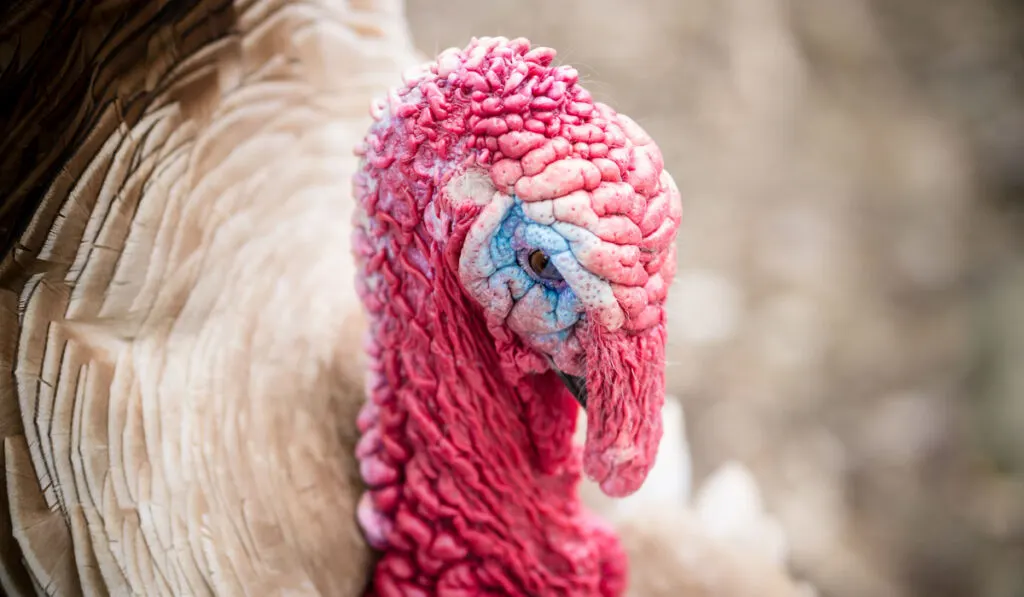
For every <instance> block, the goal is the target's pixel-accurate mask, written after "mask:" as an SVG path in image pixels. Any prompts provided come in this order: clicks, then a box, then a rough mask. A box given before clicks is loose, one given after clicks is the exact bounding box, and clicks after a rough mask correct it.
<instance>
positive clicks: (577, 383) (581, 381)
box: [555, 368, 587, 410]
mask: <svg viewBox="0 0 1024 597" xmlns="http://www.w3.org/2000/svg"><path fill="white" fill-rule="evenodd" d="M555 373H557V374H558V377H559V378H561V380H562V383H564V384H565V387H566V389H568V390H569V393H570V394H572V397H573V398H575V399H576V402H578V403H579V405H580V406H581V407H583V410H586V409H587V380H586V378H584V377H579V376H576V375H569V374H567V373H563V372H562V371H560V370H558V369H557V368H556V369H555Z"/></svg>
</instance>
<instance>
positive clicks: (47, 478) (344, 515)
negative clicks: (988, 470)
mask: <svg viewBox="0 0 1024 597" xmlns="http://www.w3.org/2000/svg"><path fill="white" fill-rule="evenodd" d="M0 48H2V52H0V66H2V69H3V72H2V75H0V80H2V81H3V96H2V97H0V102H2V105H3V108H2V112H0V116H2V121H0V130H2V132H3V135H2V137H0V139H2V141H0V142H2V143H3V151H2V152H0V172H2V178H0V197H2V198H3V203H2V204H0V216H2V218H0V243H2V246H0V250H2V252H0V255H2V261H0V304H2V308H0V369H2V375H0V430H2V436H3V454H4V457H3V459H2V460H0V462H2V463H3V466H4V475H3V477H2V478H3V483H4V491H0V501H3V503H0V586H2V588H3V590H4V592H5V593H6V594H8V595H33V594H46V595H61V596H63V595H68V596H73V595H108V594H109V595H243V594H254V595H270V594H273V595H277V594H281V595H332V596H341V597H344V596H346V595H352V596H357V595H364V594H370V595H378V596H380V597H392V596H395V595H413V596H415V595H484V594H491V595H602V596H604V595H607V596H612V595H620V594H622V593H623V592H624V591H625V590H626V585H627V571H626V554H625V551H624V548H623V547H622V546H621V545H620V543H619V540H618V539H617V537H616V533H615V531H614V530H613V528H612V527H611V526H610V525H609V524H608V523H606V522H603V521H602V520H600V519H599V518H598V517H596V516H595V515H593V514H591V513H590V512H589V511H587V510H586V509H585V508H584V507H583V506H582V504H581V503H580V501H579V498H578V494H577V489H576V488H577V483H578V481H579V480H580V478H581V476H582V475H583V474H584V473H585V474H586V476H588V477H590V478H593V479H595V480H596V481H597V482H598V484H599V486H600V489H601V490H602V491H603V492H604V493H606V494H608V495H611V496H624V495H627V494H630V493H632V492H634V491H635V490H636V489H637V488H639V487H640V485H641V484H642V483H643V481H644V478H645V477H646V475H647V474H648V473H649V471H650V469H651V467H652V465H653V463H654V460H655V452H656V450H657V446H658V442H659V439H660V436H661V416H660V408H661V404H662V400H663V397H664V396H663V393H664V349H665V326H664V310H663V308H662V303H663V301H664V298H665V296H666V292H667V289H668V287H669V285H670V283H671V278H672V273H673V270H674V248H673V238H674V235H675V231H676V228H677V226H678V225H679V222H680V218H681V212H680V204H679V198H678V192H677V191H676V188H675V185H674V183H673V182H672V180H671V177H670V176H669V175H668V174H667V173H665V172H663V170H662V163H661V156H660V153H659V152H658V150H657V147H656V146H655V145H654V143H653V141H652V140H651V138H650V137H649V136H648V135H647V134H646V133H645V132H644V131H643V130H642V129H641V128H640V127H639V126H637V125H636V124H635V123H634V122H633V121H631V120H630V119H629V118H628V117H626V116H623V115H620V114H616V113H615V112H614V111H613V110H612V109H611V108H609V107H607V106H605V105H603V104H600V103H599V102H595V101H594V100H593V99H592V98H591V97H590V95H589V94H588V93H587V92H586V90H585V89H583V88H582V87H581V86H580V85H579V82H578V77H577V75H576V73H575V71H574V70H573V69H572V68H570V67H567V66H555V65H554V64H553V60H554V52H553V51H552V50H549V49H546V48H536V47H531V46H530V44H529V43H528V42H527V41H525V40H508V39H504V38H481V39H477V40H474V41H472V42H471V43H470V44H469V45H468V46H467V47H466V48H464V49H453V50H449V51H446V52H443V53H442V54H441V55H440V56H439V57H438V58H437V59H436V60H434V61H431V62H429V63H427V64H426V65H423V64H422V57H420V56H419V55H418V54H417V52H416V51H415V50H414V49H413V48H412V45H411V43H410V41H409V37H408V33H407V30H406V24H405V23H404V20H403V13H402V5H401V3H400V2H396V1H390V0H350V1H349V2H342V1H340V0H335V1H330V0H309V1H306V2H299V1H291V2H289V1H278V2H272V1H256V0H251V1H245V0H235V1H234V2H229V1H220V2H213V1H203V0H197V1H193V2H169V1H166V2H156V1H147V2H142V1H131V0H105V1H98V2H92V3H63V4H54V3H46V2H43V1H41V0H40V1H23V2H16V3H13V4H9V5H8V6H6V7H4V8H2V9H0ZM401 72H405V73H406V75H405V77H404V79H403V81H402V83H401V84H397V83H398V80H397V73H401ZM374 97H379V98H383V99H379V100H377V101H375V102H373V103H372V104H371V99H372V98H374ZM368 107H369V110H370V113H369V114H367V110H368ZM353 147H355V148H357V151H356V153H355V154H353ZM353 181H354V184H353ZM353 255H354V256H355V259H353ZM353 280H357V282H356V284H355V285H353ZM580 407H582V408H584V409H585V410H586V413H587V418H588V427H587V434H586V440H585V442H584V445H583V446H582V448H576V447H574V444H573V440H572V436H573V433H574V429H575V420H576V414H577V411H578V410H579V409H580ZM638 536H639V535H638ZM628 545H629V542H628V541H627V546H628ZM638 565H641V564H638ZM772 573H773V574H781V572H779V571H777V570H776V571H773V572H772ZM634 574H636V572H634ZM680 586H684V585H680Z"/></svg>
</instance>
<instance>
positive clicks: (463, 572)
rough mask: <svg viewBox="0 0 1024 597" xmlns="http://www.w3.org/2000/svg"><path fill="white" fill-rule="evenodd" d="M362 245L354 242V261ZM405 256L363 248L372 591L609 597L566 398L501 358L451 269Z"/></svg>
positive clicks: (552, 381)
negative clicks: (582, 492) (375, 558)
mask: <svg viewBox="0 0 1024 597" xmlns="http://www.w3.org/2000/svg"><path fill="white" fill-rule="evenodd" d="M365 240H366V237H362V236H360V235H359V234H357V235H356V245H357V253H359V252H360V250H359V246H360V244H361V243H362V242H363V241H365ZM382 240H383V239H382ZM413 246H416V244H415V243H414V245H413ZM419 246H424V244H419ZM411 252H412V253H413V255H410V256H409V257H408V258H404V259H403V258H395V259H387V258H384V257H382V256H384V255H389V254H390V255H395V254H396V252H395V251H394V250H390V251H389V250H383V251H379V250H378V251H364V254H365V255H370V254H375V255H376V256H377V258H376V259H374V258H370V259H369V260H368V262H367V265H366V266H364V268H365V269H364V271H367V272H368V274H367V277H366V279H365V281H364V282H362V284H363V288H362V290H363V292H362V294H363V296H364V302H365V303H366V305H367V308H368V310H369V312H370V328H369V334H368V341H367V350H368V354H369V357H370V359H369V360H370V367H369V374H368V378H367V394H368V397H369V400H368V402H367V404H366V406H365V407H364V409H363V411H362V413H361V415H360V420H359V427H360V430H361V431H362V433H363V435H362V439H361V441H360V443H359V446H358V449H357V456H358V457H359V458H360V462H361V466H360V469H361V473H362V476H363V479H364V481H365V482H366V484H367V486H368V488H369V489H368V491H367V493H366V494H365V495H364V496H363V500H362V501H361V503H360V508H359V516H360V522H361V523H362V526H363V528H364V531H365V533H366V535H367V537H368V539H369V540H370V542H371V544H372V545H373V546H374V547H376V548H377V549H379V550H381V551H382V552H383V556H382V559H381V561H380V562H379V564H378V567H377V570H376V573H375V575H374V591H375V592H376V594H379V595H392V594H396V595H397V594H403V595H406V594H408V595H415V594H418V593H416V592H415V590H421V591H426V593H424V594H444V593H443V591H444V590H448V589H456V588H461V589H463V590H467V589H472V590H471V591H470V592H469V593H465V594H477V593H475V592H473V591H478V590H479V591H487V590H494V591H500V593H501V594H508V595H539V594H544V595H574V594H579V595H599V594H605V591H604V590H601V589H600V588H599V587H600V585H601V583H602V576H609V574H610V573H609V571H607V570H602V568H603V567H607V564H606V563H605V562H606V561H617V560H615V559H614V557H613V556H615V555H616V554H617V553H618V551H617V546H616V545H614V541H613V540H612V539H611V538H610V535H609V534H608V533H607V532H606V531H605V530H604V529H603V528H601V527H600V526H598V525H596V524H595V521H593V520H592V519H590V518H589V517H588V515H587V514H586V513H585V512H584V511H583V510H582V507H581V505H580V502H579V500H578V496H577V491H576V488H577V483H578V481H579V478H580V465H579V457H578V455H577V454H576V452H575V450H576V449H575V448H574V446H573V444H572V440H571V436H572V433H573V430H574V427H575V420H576V405H575V403H574V402H573V400H572V398H571V396H570V395H569V394H568V392H566V391H565V390H564V388H563V387H562V385H561V382H560V380H558V378H557V377H556V376H555V375H554V374H553V373H550V372H549V373H546V374H543V375H525V374H521V373H516V372H515V368H514V367H513V366H511V363H509V362H508V359H507V358H506V359H504V360H503V359H501V358H499V353H498V350H497V349H496V348H495V339H494V338H493V337H492V336H491V334H490V332H489V331H488V329H487V327H486V325H485V324H484V322H483V320H482V318H481V317H480V316H479V315H478V314H477V313H476V312H475V311H474V310H473V309H472V307H471V306H470V305H469V304H468V303H467V301H466V299H464V298H463V296H462V294H461V292H460V291H459V288H458V286H457V282H456V281H455V279H454V276H453V274H451V273H449V272H448V271H447V270H444V269H443V268H439V270H438V271H436V272H434V271H430V270H427V269H421V265H417V263H419V264H425V263H427V261H428V260H425V259H423V257H424V254H425V253H427V252H428V251H423V252H420V251H418V250H413V251H411ZM416 253H419V255H416ZM407 254H408V252H407ZM440 258H441V256H440V254H439V252H437V250H436V249H435V251H434V253H433V255H431V259H430V260H429V261H431V262H434V263H437V262H439V260H440ZM412 270H415V271H412ZM610 557H611V558H612V560H606V558H610ZM612 576H614V574H612ZM607 580H608V579H607V578H606V579H605V581H606V582H607ZM460 594H461V593H460Z"/></svg>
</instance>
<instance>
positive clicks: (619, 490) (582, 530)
mask: <svg viewBox="0 0 1024 597" xmlns="http://www.w3.org/2000/svg"><path fill="white" fill-rule="evenodd" d="M553 58H554V51H553V50H550V49H548V48H534V49H532V50H531V49H530V46H529V43H528V42H527V41H526V40H513V41H508V40H505V39H502V38H493V39H481V40H474V41H473V42H472V43H471V44H470V45H469V47H467V48H466V49H465V50H461V51H460V50H449V51H446V52H444V53H442V54H441V56H439V57H438V59H437V61H436V62H435V63H433V64H431V65H429V66H428V67H427V68H426V69H425V70H424V71H423V72H421V73H419V74H416V75H413V76H411V77H410V78H409V80H408V82H407V84H406V85H405V86H404V87H403V88H401V89H398V90H396V91H395V92H393V93H392V94H391V95H390V96H389V98H388V100H387V101H386V102H382V103H380V104H378V105H376V106H375V107H374V110H373V114H374V117H375V119H376V123H375V124H374V126H373V127H372V128H371V131H370V133H369V134H368V135H367V137H366V140H365V142H364V143H363V145H362V146H361V148H360V150H359V154H360V155H361V156H362V158H363V167H362V170H361V172H360V174H359V175H357V178H356V183H355V189H356V196H357V198H358V200H359V202H360V204H361V207H362V209H363V212H362V213H361V214H360V216H359V217H358V218H357V228H356V232H355V236H354V250H355V253H356V256H357V260H358V261H359V263H360V267H361V271H362V276H361V277H360V279H359V281H358V282H357V283H358V285H359V292H360V295H361V296H362V298H363V302H364V304H365V306H366V309H367V311H368V313H369V315H370V331H369V334H368V342H367V350H368V353H369V356H370V361H371V372H370V374H369V375H368V379H367V392H368V396H369V401H368V402H367V405H366V407H365V408H364V409H363V412H362V413H361V415H360V420H359V427H360V430H361V432H362V433H363V436H362V439H361V441H360V443H359V446H358V448H357V455H358V457H359V458H360V462H361V472H362V475H363V479H364V481H365V482H366V485H367V487H368V491H367V492H366V494H364V496H363V499H362V501H361V503H360V507H359V513H358V514H359V521H360V524H361V526H362V528H363V531H364V533H365V535H366V537H367V539H368V541H369V542H370V543H371V545H373V546H374V547H375V548H377V549H379V550H380V551H381V552H382V554H381V559H380V562H379V563H378V565H377V568H376V570H375V574H374V577H373V584H372V587H371V588H370V589H369V594H370V595H378V596H380V597H397V596H399V595H412V596H428V595H444V596H451V597H456V596H470V595H522V596H526V595H580V596H582V595H602V596H607V597H611V596H616V595H620V594H621V593H622V591H623V589H624V587H625V583H626V562H625V556H624V554H623V553H622V550H621V548H620V547H619V545H618V541H617V540H616V539H615V537H614V535H613V534H612V533H611V531H610V530H609V529H608V528H607V527H606V526H604V525H603V524H602V523H600V521H598V520H596V519H595V518H594V517H592V516H591V515H589V514H588V513H587V512H585V511H584V509H583V508H582V506H581V504H580V502H579V499H578V496H577V493H576V488H577V484H578V481H579V478H580V474H581V468H582V469H583V470H584V471H585V472H586V473H587V474H588V476H591V477H592V478H595V479H596V480H598V481H599V482H600V483H601V487H602V489H603V490H604V491H605V492H607V493H608V494H610V495H615V496H621V495H627V494H629V493H631V492H633V491H635V490H636V489H637V488H639V486H640V484H641V483H642V482H643V479H644V478H645V476H646V475H647V472H648V471H649V470H650V468H651V466H653V463H654V454H655V452H656V450H657V444H658V441H659V440H660V437H661V418H660V409H661V405H662V403H663V400H664V354H665V326H664V309H663V303H664V300H665V294H666V291H667V288H668V286H669V284H670V283H671V278H672V275H673V272H674V267H675V266H674V259H673V255H674V246H673V241H674V237H675V232H676V228H677V227H678V225H679V221H680V218H681V207H680V203H679V196H678V192H677V190H676V188H675V185H674V184H673V183H672V180H671V177H669V176H668V175H667V174H666V173H664V172H663V171H662V160H661V156H660V153H659V151H658V149H657V147H656V146H655V145H654V144H653V142H652V141H651V139H650V138H649V137H648V136H647V135H646V134H645V133H644V132H643V131H642V130H641V129H640V127H638V126H637V125H636V124H635V123H634V122H633V121H631V120H629V119H628V118H626V117H624V116H622V115H618V114H616V113H615V112H614V111H612V110H611V109H610V108H608V107H607V106H604V105H602V104H599V103H595V102H593V101H592V99H591V98H590V95H589V94H588V93H587V92H586V91H585V90H584V89H583V88H582V87H580V86H579V85H578V83H577V74H576V71H575V70H573V69H571V68H568V67H552V66H551V62H552V60H553ZM474 172H479V173H480V175H479V176H477V180H476V182H475V183H474V184H475V186H474V184H468V183H466V184H463V182H464V181H465V180H470V179H471V177H470V178H466V177H467V176H468V175H471V174H473V173H474ZM480 180H483V181H484V188H481V185H480ZM460 185H461V186H460ZM467 189H468V190H467ZM513 194H514V195H515V197H517V198H518V200H520V201H521V202H522V211H523V213H524V214H525V216H526V217H527V218H528V219H529V220H530V221H532V222H534V223H536V224H542V225H548V226H550V228H551V230H555V231H557V233H558V234H559V235H560V236H561V237H562V238H564V240H565V241H566V242H567V243H568V246H569V247H570V249H571V252H570V251H566V252H563V253H561V254H559V255H557V256H553V257H552V263H553V264H554V265H555V267H557V268H558V271H559V272H560V273H561V274H562V276H564V284H567V285H568V288H569V289H570V290H571V291H572V295H573V296H574V297H575V299H574V300H576V301H577V302H576V303H572V304H573V305H576V308H577V309H578V313H579V315H580V319H579V321H577V322H576V323H575V324H572V327H571V329H570V330H569V331H568V336H567V337H566V339H565V340H564V341H561V342H553V341H552V340H551V337H550V336H544V338H545V339H543V340H540V339H537V338H535V337H534V336H531V333H532V332H534V331H536V329H538V328H542V331H544V330H547V328H545V327H544V326H550V325H553V324H552V323H551V319H550V317H549V318H547V319H545V318H543V317H538V316H537V310H538V309H540V307H536V305H542V303H539V302H537V301H539V300H540V299H539V298H538V297H539V295H536V294H534V295H527V296H524V297H522V298H521V299H519V300H518V301H517V300H515V299H514V298H513V296H512V290H511V289H510V288H512V287H513V286H514V284H512V285H511V286H510V282H509V280H511V278H505V277H502V276H503V274H496V273H495V268H496V266H495V263H493V262H492V254H491V252H490V250H489V249H488V247H489V245H488V243H489V242H490V239H491V238H492V237H493V235H494V234H495V233H496V230H497V228H498V227H499V226H500V223H501V221H502V218H503V217H504V215H505V214H506V213H507V211H508V209H509V208H510V206H511V205H512V200H511V197H512V195H513ZM496 281H497V282H496ZM535 288H537V287H535ZM531 301H533V302H531ZM549 359H551V360H553V361H554V362H555V363H556V364H557V366H558V367H559V368H560V369H562V370H563V371H565V372H567V373H570V374H585V376H586V380H587V387H588V393H589V400H588V408H587V416H588V419H589V421H590V426H589V431H588V436H587V440H586V445H585V447H584V450H583V458H582V462H581V459H580V454H579V451H578V449H575V448H574V447H573V445H572V442H571V437H572V434H573V431H574V426H575V420H576V417H575V412H576V408H577V406H576V403H575V401H574V400H573V398H572V396H571V395H570V394H569V393H568V392H567V391H566V390H565V388H564V387H563V386H562V384H561V382H560V380H559V379H558V377H557V376H556V375H555V373H554V372H553V371H552V370H551V369H550V365H549ZM581 464H582V467H581Z"/></svg>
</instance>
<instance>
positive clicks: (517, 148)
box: [415, 39, 682, 495]
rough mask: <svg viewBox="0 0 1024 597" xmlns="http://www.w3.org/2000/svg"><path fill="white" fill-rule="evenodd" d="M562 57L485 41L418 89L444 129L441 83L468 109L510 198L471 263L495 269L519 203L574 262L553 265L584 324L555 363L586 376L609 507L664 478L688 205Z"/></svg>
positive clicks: (467, 272) (591, 449) (590, 458)
mask: <svg viewBox="0 0 1024 597" xmlns="http://www.w3.org/2000/svg"><path fill="white" fill-rule="evenodd" d="M554 56H555V52H554V50H551V49H549V48H535V49H533V50H530V49H529V45H528V43H527V42H526V41H525V40H515V41H512V42H506V41H505V40H502V39H489V40H480V41H478V42H477V43H475V44H473V45H470V47H468V48H467V49H466V50H464V51H463V50H455V49H452V50H448V51H446V52H445V53H443V54H441V56H440V57H439V58H438V61H437V63H436V64H435V65H432V66H431V67H430V69H429V73H430V74H429V75H427V76H425V77H424V78H423V79H421V80H420V81H419V82H418V83H415V85H416V88H417V89H420V90H421V92H422V94H423V97H424V98H426V100H427V102H428V103H429V104H430V105H431V106H437V107H439V108H440V109H438V110H435V111H434V112H432V113H431V114H432V115H440V114H442V113H444V112H445V111H446V108H447V102H450V97H447V96H445V95H444V94H441V93H439V92H440V88H439V87H438V84H439V83H442V84H443V85H445V86H446V87H445V88H446V89H447V90H451V89H461V90H462V91H463V93H465V95H466V96H468V97H466V99H467V100H468V108H469V109H468V119H467V121H466V124H467V127H468V129H469V131H470V132H471V136H470V137H469V139H468V141H467V147H469V148H472V149H475V150H476V152H475V161H476V164H478V165H480V166H485V167H487V168H488V173H489V175H490V179H491V181H492V183H493V186H494V188H495V189H496V190H497V193H498V194H497V195H496V196H495V197H490V198H486V197H485V199H488V202H487V204H486V206H485V207H484V208H483V212H484V217H482V218H481V220H488V221H483V222H477V225H476V226H474V229H473V230H472V231H471V232H470V233H469V235H468V236H467V238H466V242H465V248H464V254H465V253H469V252H473V251H474V249H475V250H476V252H477V253H479V254H484V255H485V257H486V252H485V251H484V250H483V249H484V245H485V242H484V239H485V238H486V237H488V236H489V235H490V234H493V233H494V230H495V227H494V224H495V223H496V222H497V220H498V219H499V215H500V214H501V213H502V212H503V211H504V210H505V209H507V205H505V204H507V203H508V199H507V198H508V197H511V196H514V197H516V198H518V199H519V200H521V201H522V210H523V212H524V213H525V215H526V216H527V218H529V219H531V220H533V221H534V222H536V223H539V224H545V225H550V226H551V227H552V228H553V229H554V230H555V231H557V232H558V233H559V234H560V235H561V236H562V237H563V238H564V239H565V240H566V241H567V242H568V245H569V247H570V249H571V252H569V253H565V254H562V255H557V256H554V257H553V260H554V262H555V265H556V267H558V269H559V270H560V271H561V274H562V275H563V276H564V278H565V280H566V281H567V282H568V284H569V286H570V287H571V288H572V290H573V291H574V293H575V295H576V297H577V298H578V299H579V301H580V303H581V307H582V310H583V311H584V312H585V316H586V322H585V324H582V325H578V326H577V329H575V330H573V331H574V334H572V335H571V336H570V337H569V338H568V340H567V341H566V342H565V343H564V344H563V345H562V346H559V347H558V348H557V349H556V350H553V351H551V356H552V357H553V360H554V362H555V364H556V365H557V366H558V367H559V368H560V369H562V370H564V371H566V372H568V373H571V374H578V373H581V372H583V371H585V372H586V379H587V386H588V393H589V401H588V408H587V414H588V418H589V423H590V425H589V433H588V437H587V444H586V447H585V453H584V466H585V471H586V473H587V474H588V475H589V476H591V477H592V478H594V479H595V480H597V481H598V482H600V483H601V487H602V489H603V490H604V491H606V492H607V493H609V494H610V495H626V494H629V493H632V492H633V491H635V490H636V489H637V488H639V486H640V484H641V483H642V482H643V479H644V478H645V477H646V475H647V472H648V471H649V470H650V468H651V466H653V462H654V456H655V453H656V451H657V445H658V442H659V440H660V436H661V416H660V409H661V406H662V404H663V401H664V350H665V333H664V318H665V312H664V301H665V297H666V294H667V291H668V287H669V285H670V284H671V282H672V277H673V275H674V273H675V246H674V240H675V235H676V230H677V228H678V226H679V223H680V220H681V217H682V204H681V202H680V199H679V193H678V190H677V188H676V186H675V183H674V182H673V180H672V177H671V176H670V175H669V174H668V173H667V172H665V171H664V170H663V160H662V157H661V152H660V151H659V150H658V147H657V146H656V145H655V144H654V142H653V141H652V139H651V138H650V136H648V135H647V133H645V132H644V131H643V130H642V129H641V128H640V127H639V126H638V125H637V124H636V123H635V122H633V120H631V119H630V118H628V117H626V116H624V115H621V114H617V113H616V112H615V111H614V110H612V109H611V108H610V107H608V106H606V105H604V104H601V103H598V102H594V101H593V99H592V98H591V96H590V94H589V93H588V92H587V91H586V90H585V89H583V88H582V87H581V86H580V85H579V84H578V79H579V76H578V74H577V72H576V70H575V69H573V68H571V67H567V66H555V67H553V66H551V62H552V60H553V58H554ZM441 98H444V99H441ZM501 195H504V196H505V197H502V196H501ZM451 207H452V208H453V209H454V210H455V211H458V210H459V209H460V208H461V207H463V206H462V205H459V204H455V205H452V206H451ZM474 207H475V206H474ZM488 212H490V213H488ZM465 261H467V260H466V259H465V255H464V259H463V267H462V268H461V269H460V275H461V278H462V281H463V283H464V285H465V286H466V288H467V289H469V291H470V293H471V294H473V295H474V296H475V298H477V299H478V300H479V301H480V302H481V304H482V305H483V307H484V309H485V311H488V312H489V314H490V315H491V316H492V318H491V319H492V320H493V321H495V322H496V323H498V324H500V323H501V322H502V321H503V320H506V315H507V314H508V313H509V311H512V313H514V308H509V303H510V302H511V301H510V300H509V299H508V297H507V296H502V294H506V295H507V292H506V293H503V292H502V291H501V290H502V289H501V288H499V289H498V291H497V292H496V291H495V290H494V286H495V285H494V284H483V283H482V282H483V281H490V280H491V278H492V277H493V271H492V270H493V268H489V267H487V264H486V263H484V265H483V267H481V266H480V265H479V263H478V262H477V261H476V260H473V264H472V266H469V267H467V266H466V264H465ZM485 261H486V260H485ZM499 286H500V285H499ZM503 299H504V300H503ZM514 323H515V322H514V320H513V322H512V324H514ZM515 331H517V332H519V331H520V330H515ZM520 335H521V336H528V335H527V334H520ZM527 344H530V342H529V341H527ZM538 348H541V349H543V348H544V347H538Z"/></svg>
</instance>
